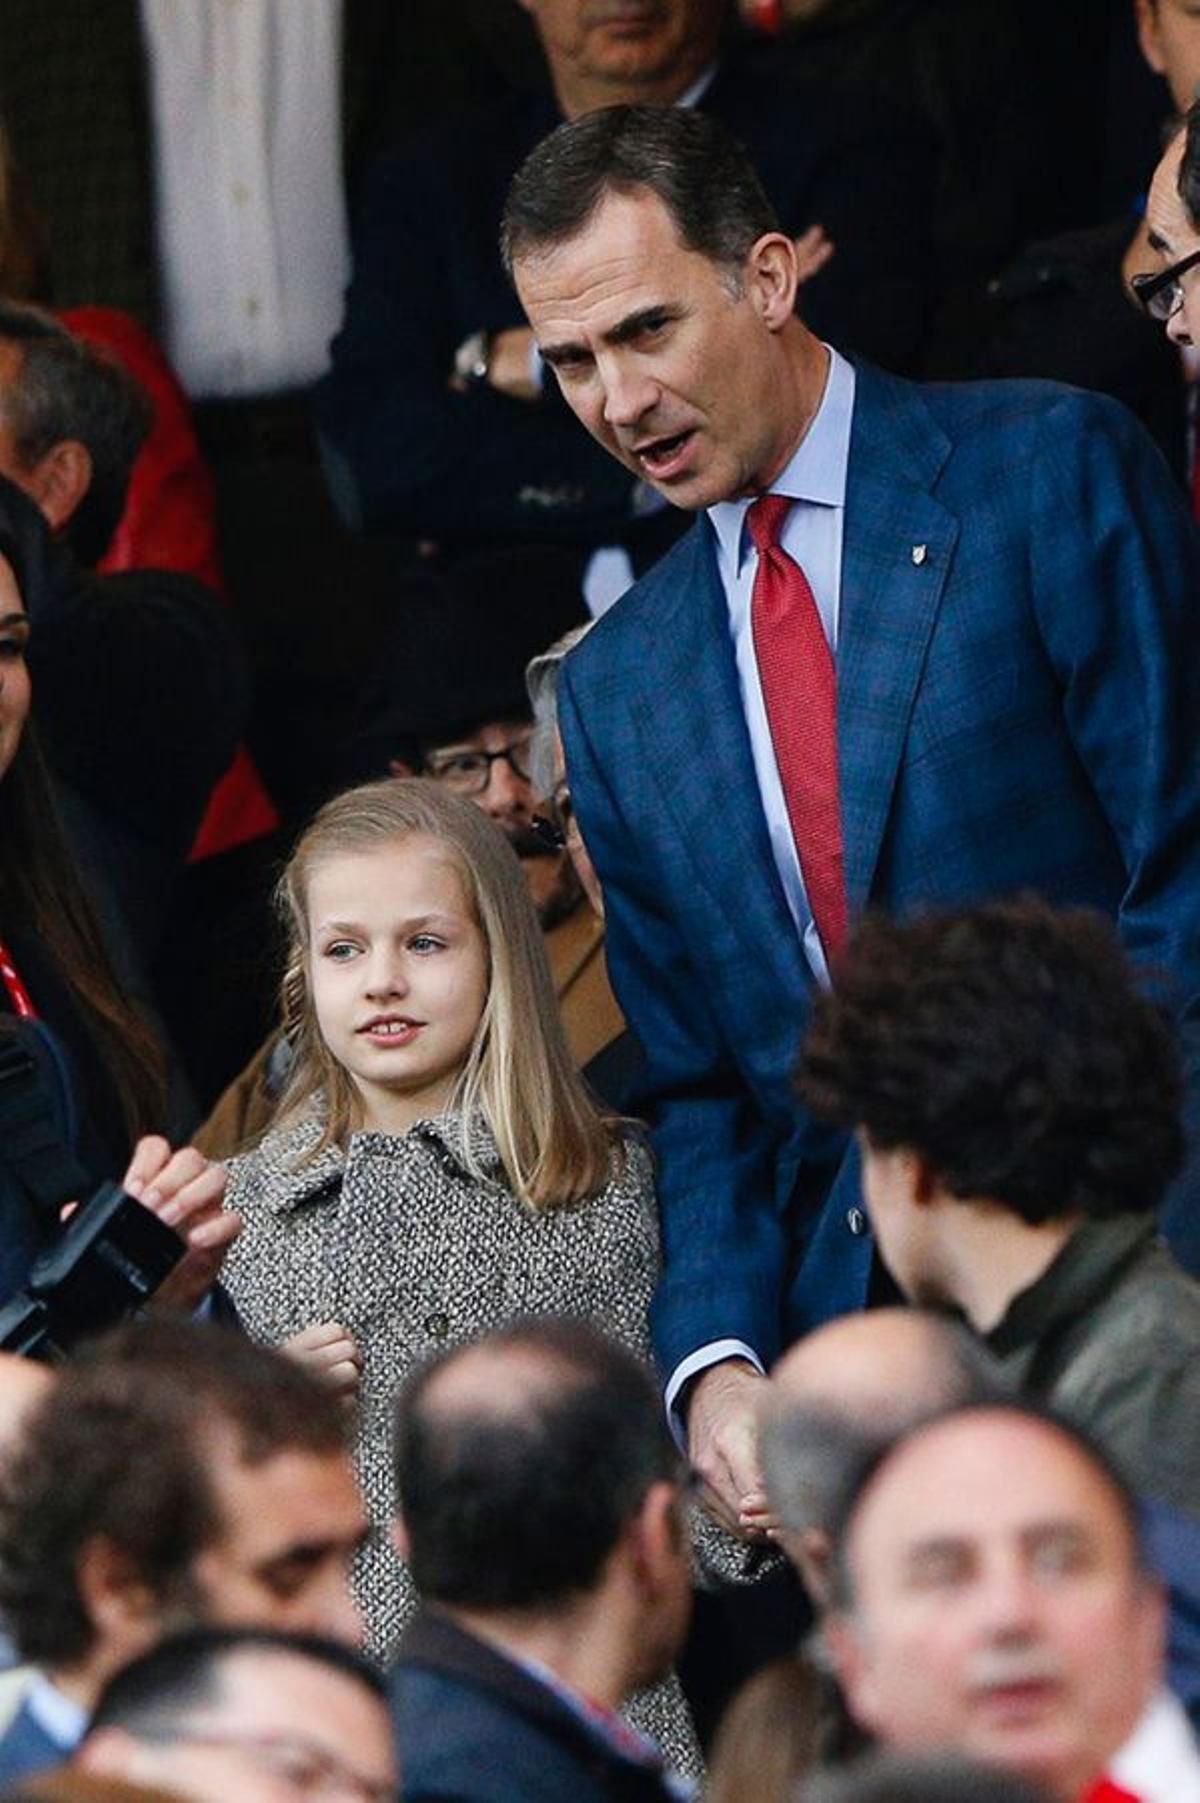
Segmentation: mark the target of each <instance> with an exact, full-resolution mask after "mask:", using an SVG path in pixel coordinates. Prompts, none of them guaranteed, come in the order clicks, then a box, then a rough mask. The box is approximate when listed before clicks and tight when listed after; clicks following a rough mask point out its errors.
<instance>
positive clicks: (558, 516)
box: [317, 49, 934, 555]
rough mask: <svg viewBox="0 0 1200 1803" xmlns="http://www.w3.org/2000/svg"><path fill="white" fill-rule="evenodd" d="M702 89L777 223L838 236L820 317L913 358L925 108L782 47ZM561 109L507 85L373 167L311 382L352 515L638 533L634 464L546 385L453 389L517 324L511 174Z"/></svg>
mask: <svg viewBox="0 0 1200 1803" xmlns="http://www.w3.org/2000/svg"><path fill="white" fill-rule="evenodd" d="M700 106H701V109H702V110H703V111H705V112H708V113H711V114H712V116H713V117H714V118H716V119H718V120H720V121H721V123H722V124H723V125H725V126H726V127H728V129H729V130H730V131H732V132H733V133H734V134H735V135H736V136H737V137H739V138H741V139H742V141H743V142H744V143H745V145H746V147H747V149H748V150H749V152H750V154H751V157H752V158H753V160H754V162H755V165H756V167H757V169H758V172H759V174H760V176H761V178H762V180H763V183H764V186H765V187H766V189H767V192H768V194H769V195H770V197H771V199H772V200H773V202H774V204H775V207H776V210H777V212H778V214H779V217H780V220H781V222H782V224H783V226H784V228H785V229H786V230H787V231H789V232H793V233H798V232H801V231H803V230H805V229H806V228H807V227H808V226H810V225H812V224H814V223H820V224H822V225H823V226H824V227H825V229H826V231H827V232H828V233H829V235H830V237H831V238H832V239H833V240H834V242H835V244H836V246H837V250H836V254H835V255H834V257H833V259H832V261H831V262H830V263H829V264H828V266H827V267H826V269H825V270H823V271H822V273H821V274H820V275H819V276H817V277H816V278H815V280H813V281H812V282H811V283H809V284H807V285H806V286H805V288H804V291H803V294H802V297H801V310H802V311H803V313H804V315H805V317H806V318H807V319H809V320H810V322H811V323H812V325H813V327H814V329H815V330H817V331H819V332H821V333H829V334H832V335H834V336H836V338H837V340H838V342H839V343H845V344H849V345H852V346H855V347H856V348H857V349H859V350H861V351H862V352H863V353H864V354H865V355H870V356H873V357H876V358H878V359H879V360H880V361H882V362H885V363H888V364H895V365H898V366H899V365H905V364H907V363H908V362H910V361H911V359H912V358H913V357H914V355H915V353H916V350H917V346H918V342H919V339H920V335H921V331H922V328H923V325H924V314H925V309H926V304H927V301H928V294H927V291H926V283H927V280H928V276H929V270H930V258H929V255H928V249H927V239H926V221H927V218H928V214H929V210H930V203H931V196H932V184H933V162H934V154H933V142H932V139H931V137H930V136H929V134H928V129H927V127H926V126H925V124H924V123H923V121H921V120H920V119H918V118H917V117H916V116H910V115H908V114H906V113H897V111H896V110H895V108H894V106H893V105H892V103H890V102H889V101H887V100H877V99H875V98H872V99H871V100H870V101H869V102H860V101H859V100H858V99H857V97H856V95H854V94H852V93H850V94H843V93H841V92H840V91H839V90H838V89H837V88H836V87H834V86H831V85H829V84H822V85H820V86H817V85H815V84H810V83H808V82H806V81H805V79H804V76H803V70H802V66H801V65H800V64H798V63H797V61H796V60H795V59H794V58H793V57H792V56H791V55H790V53H788V52H786V51H782V50H778V49H774V50H770V51H767V52H765V53H763V52H756V51H754V50H753V49H743V50H734V51H731V52H730V53H729V54H728V55H727V56H726V57H725V58H724V60H723V61H722V63H721V65H720V68H719V70H718V72H717V75H716V77H715V78H714V80H713V82H712V84H711V86H710V87H709V88H708V90H707V91H706V93H705V94H704V96H703V98H702V99H701V101H700ZM559 123H560V118H559V114H558V112H557V110H556V107H555V105H554V102H553V101H552V100H551V99H550V98H549V97H548V96H530V95H522V96H510V97H509V98H507V99H506V100H504V101H502V102H499V103H498V104H496V105H495V106H493V107H491V108H490V109H488V110H487V111H484V112H480V113H478V114H477V115H474V116H471V117H463V118H458V119H454V120H452V121H451V122H449V123H447V124H445V125H443V126H442V127H441V128H440V129H438V130H436V131H433V132H431V133H430V134H429V135H428V136H427V137H426V138H423V139H422V140H420V141H419V142H417V143H415V144H414V145H413V146H412V147H411V148H409V149H406V150H404V151H401V152H397V153H395V154H394V155H392V156H389V157H385V158H383V159H381V161H380V163H379V165H378V167H377V168H376V170H375V171H374V173H373V176H372V179H371V181H370V183H369V184H368V187H367V190H366V192H365V193H364V198H363V207H362V212H361V217H360V220H359V229H358V231H357V233H356V235H355V248H354V275H353V279H352V282H351V285H350V291H349V296H348V301H347V311H346V319H345V323H344V325H343V327H342V330H341V333H340V334H339V336H338V337H337V338H335V339H334V342H333V367H332V370H331V372H330V374H329V375H328V376H327V377H326V378H325V379H324V381H323V382H322V384H321V385H320V387H319V388H318V391H317V407H318V420H319V423H320V426H321V430H322V434H323V437H324V440H325V445H326V451H327V461H328V465H329V468H330V473H331V475H332V477H333V480H334V484H335V489H336V493H337V496H338V500H339V503H340V504H341V505H342V507H343V511H344V512H345V513H346V514H347V517H349V518H351V519H352V520H353V522H354V523H355V524H359V525H363V526H365V527H366V528H368V529H376V528H378V529H380V530H394V531H400V532H409V533H421V534H433V535H436V536H439V537H441V536H444V537H445V538H447V539H452V540H455V541H463V540H471V539H496V538H501V537H505V538H522V537H523V538H527V539H528V538H558V539H564V540H568V541H571V542H581V543H592V544H594V543H598V542H605V541H614V540H618V541H626V540H629V539H630V538H631V536H632V538H633V540H634V544H635V548H636V544H637V542H638V538H639V533H638V531H637V530H636V523H635V522H634V520H633V516H632V513H631V495H632V492H633V482H632V478H631V477H630V476H629V475H628V473H627V472H626V471H624V470H623V469H622V468H621V467H620V466H619V465H618V464H616V463H614V462H613V461H612V460H611V459H610V458H609V457H608V456H607V455H606V454H605V453H604V452H603V451H602V450H600V448H599V447H598V446H597V445H595V444H593V443H592V442H591V440H590V439H588V438H587V437H586V436H585V435H584V434H583V433H581V432H580V430H579V427H578V425H577V424H576V422H575V420H574V418H573V416H572V415H571V414H570V413H569V411H568V410H567V408H566V407H565V406H564V405H563V404H562V403H561V401H560V400H559V399H558V396H557V391H554V392H553V393H551V394H549V395H548V396H547V398H546V399H545V400H544V401H543V402H541V403H536V402H533V403H531V402H528V401H518V400H513V399H510V398H509V397H508V396H505V395H502V394H499V393H497V392H496V391H495V390H494V389H491V388H488V387H483V388H480V389H473V390H471V391H470V392H468V393H466V394H459V393H455V392H452V391H451V390H450V388H449V387H448V381H449V376H450V372H451V369H452V366H453V359H454V352H455V350H456V348H457V347H458V345H460V344H461V343H462V341H463V340H464V339H465V338H466V337H468V336H469V335H470V334H471V333H472V332H475V331H478V330H479V329H480V328H482V327H487V328H488V329H490V330H493V331H500V330H504V329H506V328H509V327H513V326H523V325H524V324H525V318H524V315H523V313H522V311H521V306H520V302H519V301H518V300H517V297H516V295H515V294H514V292H513V290H512V288H511V286H510V285H509V282H508V279H507V277H506V276H505V274H504V271H503V268H502V267H501V263H500V256H499V250H498V238H499V231H500V218H501V213H502V211H503V206H504V199H505V195H506V193H507V190H508V184H509V182H510V180H511V179H512V176H513V174H514V173H515V172H516V170H517V168H518V167H519V165H520V164H521V163H522V162H523V161H524V159H525V157H526V156H527V155H528V153H529V152H530V151H531V150H532V149H533V147H534V145H535V144H537V143H538V142H539V141H540V139H541V138H542V137H543V136H545V134H546V133H547V132H549V131H550V130H552V129H553V127H554V126H556V125H557V124H559ZM551 386H553V385H551ZM643 531H644V525H643ZM664 542H665V541H664ZM661 549H662V544H660V545H659V546H658V547H656V550H655V553H654V554H655V555H657V552H658V550H661Z"/></svg>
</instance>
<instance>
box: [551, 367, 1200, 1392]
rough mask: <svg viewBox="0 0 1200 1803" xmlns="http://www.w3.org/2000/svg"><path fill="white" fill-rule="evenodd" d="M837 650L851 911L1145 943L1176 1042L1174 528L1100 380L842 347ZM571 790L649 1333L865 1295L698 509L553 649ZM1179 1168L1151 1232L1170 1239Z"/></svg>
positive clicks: (1199, 936) (836, 1137)
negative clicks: (1103, 930) (816, 1105)
mask: <svg viewBox="0 0 1200 1803" xmlns="http://www.w3.org/2000/svg"><path fill="white" fill-rule="evenodd" d="M841 593H842V599H841V624H840V633H839V641H838V647H837V669H838V744H839V766H840V794H841V811H842V827H843V839H844V846H845V857H846V877H847V887H848V893H849V903H850V909H851V915H852V917H853V916H854V915H855V914H857V913H859V912H861V910H862V909H863V908H864V907H865V906H866V905H867V904H868V903H872V904H879V905H882V906H885V907H888V908H892V909H897V910H908V909H913V908H917V907H921V906H928V905H933V904H937V903H946V904H951V903H961V902H967V901H970V900H972V899H973V898H975V897H985V896H994V895H998V894H1003V893H1006V892H1012V891H1017V890H1021V889H1026V888H1031V889H1035V890H1039V891H1040V892H1041V893H1042V894H1043V895H1045V896H1046V897H1047V898H1048V899H1050V900H1051V901H1054V902H1073V903H1084V904H1090V905H1092V906H1094V907H1097V908H1099V909H1101V910H1102V911H1103V912H1105V913H1106V914H1109V915H1110V916H1112V917H1113V918H1114V919H1115V920H1116V921H1117V923H1118V925H1119V928H1120V930H1121V933H1122V936H1123V937H1124V939H1125V941H1126V943H1127V944H1128V946H1129V947H1130V949H1131V951H1133V952H1134V954H1135V955H1136V956H1137V957H1138V958H1139V959H1141V960H1142V961H1143V962H1144V963H1146V964H1147V965H1149V966H1151V967H1154V968H1156V969H1158V970H1160V971H1161V972H1163V973H1167V976H1168V978H1169V979H1170V980H1171V981H1172V982H1173V985H1174V992H1173V998H1172V999H1173V1000H1174V1002H1175V1003H1176V1005H1177V1006H1178V1008H1179V1010H1180V1013H1181V1015H1182V1016H1183V1018H1184V1020H1185V1025H1186V1031H1187V1033H1188V1036H1189V1044H1188V1052H1189V1062H1190V1065H1191V1068H1192V1072H1193V1095H1194V1096H1195V1094H1196V1083H1195V1071H1196V1067H1197V1065H1198V1064H1200V1057H1198V1056H1197V1040H1198V1038H1200V736H1198V735H1200V659H1198V658H1197V656H1196V644H1197V632H1198V630H1200V606H1198V593H1200V590H1198V571H1197V552H1196V541H1195V537H1194V532H1193V528H1192V525H1191V522H1190V520H1189V519H1188V518H1187V516H1186V514H1185V512H1184V509H1183V507H1182V505H1181V502H1180V499H1179V497H1178V494H1177V492H1176V490H1175V488H1174V485H1173V483H1172V482H1171V479H1170V477H1169V475H1168V473H1167V471H1166V468H1165V466H1164V465H1163V463H1162V460H1161V459H1160V457H1159V456H1158V453H1157V452H1156V451H1155V450H1154V448H1153V447H1152V446H1151V445H1150V443H1149V441H1148V440H1147V439H1146V437H1145V435H1144V434H1143V433H1142V431H1141V429H1140V427H1138V426H1137V425H1136V423H1135V422H1134V421H1133V420H1132V419H1130V417H1129V415H1128V414H1126V413H1125V412H1124V410H1123V409H1122V408H1120V407H1119V406H1117V404H1116V403H1115V402H1112V401H1108V400H1105V399H1102V398H1100V397H1097V396H1090V395H1084V394H1081V393H1078V392H1077V391H1075V390H1073V389H1066V388H1059V387H1056V386H1054V385H1051V384H1043V383H1024V382H1021V383H1016V382H1014V383H978V384H962V385H950V386H947V387H944V388H942V387H915V386H913V385H910V384H908V383H905V382H900V381H897V380H895V379H894V378H891V377H887V376H884V375H882V374H881V373H880V372H879V371H877V370H873V369H870V368H868V367H860V369H859V372H858V390H857V396H856V402H855V411H854V421H853V429H852V436H851V450H850V467H849V479H848V487H847V495H846V512H845V528H844V540H843V556H842V591H841ZM560 710H561V722H562V729H563V735H564V739H565V742H566V749H567V765H568V769H569V771H570V776H571V784H572V790H573V793H574V796H575V799H576V802H577V805H578V807H579V812H580V817H581V823H582V828H583V833H584V837H585V839H586V841H587V844H588V848H589V850H590V851H591V854H592V856H593V858H594V860H595V863H596V867H597V870H598V871H599V874H600V878H601V881H602V883H603V885H604V890H605V896H606V903H607V915H606V919H607V946H608V959H609V971H610V974H611V977H612V982H613V988H614V990H615V992H616V994H617V998H618V1000H619V1001H620V1003H621V1006H622V1009H623V1011H624V1013H625V1015H626V1018H627V1019H628V1021H629V1024H630V1026H631V1027H632V1028H633V1030H634V1031H635V1032H636V1033H637V1036H638V1038H639V1040H640V1041H641V1044H642V1046H643V1049H644V1051H645V1054H646V1059H647V1070H646V1076H645V1079H644V1081H643V1084H642V1087H641V1092H640V1095H639V1096H635V1097H634V1099H633V1105H634V1107H635V1109H636V1110H637V1111H638V1112H646V1113H648V1114H649V1117H650V1119H651V1122H652V1126H653V1129H654V1137H655V1142H656V1146H657V1151H658V1155H659V1159H660V1191H659V1193H660V1203H661V1209H662V1218H663V1234H664V1244H665V1274H664V1279H663V1283H662V1286H661V1289H660V1292H659V1296H658V1298H657V1302H656V1306H655V1336H656V1348H657V1351H658V1353H659V1356H660V1359H661V1360H662V1362H663V1364H664V1366H665V1367H666V1368H667V1369H668V1370H671V1369H674V1367H675V1366H676V1365H677V1364H678V1362H679V1361H680V1360H681V1359H682V1358H683V1357H685V1356H686V1355H687V1354H688V1353H690V1352H692V1351H693V1350H695V1349H696V1348H697V1347H698V1346H701V1345H704V1344H707V1343H708V1342H710V1341H712V1340H716V1339H721V1338H724V1337H726V1336H735V1337H737V1338H740V1339H742V1340H745V1341H747V1342H748V1343H749V1344H750V1345H751V1346H753V1347H754V1348H756V1350H757V1351H758V1353H759V1354H760V1356H762V1357H763V1358H764V1359H765V1360H768V1361H769V1360H771V1359H772V1358H773V1357H774V1356H775V1354H776V1353H777V1352H778V1351H779V1350H780V1348H781V1347H782V1346H783V1345H785V1344H787V1342H788V1341H789V1340H791V1339H792V1338H794V1337H796V1336H797V1335H798V1334H800V1333H801V1332H803V1331H805V1330H806V1329H808V1328H809V1327H811V1326H813V1325H814V1324H815V1323H817V1322H819V1321H822V1320H824V1319H827V1318H828V1317H830V1316H832V1315H835V1314H838V1313H841V1312H843V1311H845V1310H848V1309H851V1308H853V1307H856V1306H858V1305H860V1304H861V1303H862V1301H863V1299H864V1293H865V1287H866V1282H867V1276H868V1266H869V1258H870V1241H869V1238H868V1237H867V1236H866V1234H865V1233H864V1231H863V1229H864V1225H865V1223H864V1219H863V1216H862V1213H861V1209H860V1207H859V1197H858V1193H857V1182H856V1177H855V1173H854V1171H853V1169H852V1167H851V1164H850V1161H846V1162H845V1163H844V1162H843V1157H844V1152H845V1141H844V1140H843V1138H842V1136H841V1135H840V1134H836V1133H832V1132H830V1131H828V1130H825V1129H823V1128H821V1127H820V1126H818V1124H817V1123H816V1122H815V1121H814V1120H813V1119H812V1118H811V1117H810V1116H809V1115H808V1113H807V1112H806V1111H805V1110H804V1109H803V1108H802V1107H800V1106H799V1105H798V1103H797V1102H796V1100H795V1098H794V1096H793V1092H792V1085H791V1072H792V1068H793V1065H794V1062H795V1057H796V1051H797V1047H798V1045H799V1042H800V1038H801V1035H802V1034H803V1031H804V1028H805V1023H806V1019H807V1016H808V1009H809V1002H810V998H811V995H812V977H811V975H810V972H809V969H808V966H807V964H806V962H805V960H804V957H803V955H802V951H801V946H800V941H799V938H798V936H797V933H796V930H795V927H794V924H793V922H792V919H791V916H790V914H789V912H788V908H787V905H786V902H785V900H784V896H783V892H782V889H781V886H780V884H779V880H778V877H777V874H776V870H775V866H774V862H773V859H772V856H771V850H770V845H769V842H768V838H767V832H766V826H765V822H764V819H763V813H762V807H761V803H760V800H759V795H758V790H757V786H756V783H755V778H754V772H753V767H752V763H751V755H750V746H749V740H748V736H747V731H746V724H745V720H744V717H743V714H742V708H741V701H740V695H739V689H738V679H737V672H736V669H735V665H734V659H733V654H732V649H731V645H730V638H729V628H728V615H727V609H726V604H725V599H724V594H723V591H722V588H721V584H720V580H719V577H718V574H717V567H716V561H715V557H714V553H713V538H712V530H711V527H710V525H709V524H708V521H707V520H706V519H701V520H700V521H699V522H698V523H697V524H696V526H695V527H694V529H693V530H692V531H691V532H690V533H689V534H688V536H687V537H686V538H685V539H683V540H682V541H681V542H680V543H679V544H678V545H677V546H676V547H675V549H674V550H673V551H672V552H671V553H670V554H669V555H668V556H667V557H666V558H665V559H664V560H663V562H662V563H661V564H660V565H659V566H658V567H657V569H655V570H654V571H653V572H652V573H651V574H650V575H649V576H648V577H646V578H645V579H644V580H643V581H642V582H641V583H640V584H639V585H638V586H637V587H636V588H635V589H633V590H632V591H631V592H630V593H629V594H628V595H626V596H625V597H624V599H623V600H621V601H620V602H619V603H618V604H617V606H616V608H615V609H614V610H613V611H612V612H611V613H610V614H608V615H606V616H605V617H604V618H603V619H602V620H601V621H600V622H599V624H598V625H597V626H596V627H595V629H594V630H593V631H592V633H591V634H590V635H589V636H588V638H587V639H585V640H584V642H583V644H582V645H581V646H579V648H578V649H577V650H576V651H574V652H573V653H572V654H571V656H570V657H569V658H568V659H567V661H566V663H565V665H564V666H563V676H562V685H561V695H560ZM1194 1189H1195V1186H1194V1181H1193V1182H1192V1183H1191V1184H1189V1185H1188V1186H1186V1187H1185V1188H1184V1190H1182V1191H1181V1192H1180V1194H1179V1195H1178V1196H1177V1198H1176V1201H1175V1207H1174V1210H1173V1212H1172V1213H1171V1215H1170V1216H1169V1218H1168V1229H1169V1230H1173V1232H1174V1243H1175V1247H1176V1250H1177V1252H1179V1253H1180V1254H1181V1256H1183V1257H1184V1259H1185V1262H1188V1263H1190V1264H1191V1265H1192V1267H1193V1268H1194V1267H1195V1264H1196V1261H1197V1254H1198V1253H1200V1217H1198V1216H1197V1211H1196V1208H1195V1200H1196V1198H1195V1193H1194Z"/></svg>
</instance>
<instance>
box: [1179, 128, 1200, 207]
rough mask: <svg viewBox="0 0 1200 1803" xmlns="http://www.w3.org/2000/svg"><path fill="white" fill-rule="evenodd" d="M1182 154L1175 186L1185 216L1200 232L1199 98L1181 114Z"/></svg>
mask: <svg viewBox="0 0 1200 1803" xmlns="http://www.w3.org/2000/svg"><path fill="white" fill-rule="evenodd" d="M1183 133H1184V137H1183V155H1182V157H1181V158H1180V162H1179V175H1178V178H1177V186H1178V189H1179V198H1180V200H1182V202H1183V204H1184V207H1185V208H1186V210H1187V216H1188V218H1189V219H1190V220H1191V222H1192V225H1193V226H1194V227H1195V229H1196V230H1197V231H1198V232H1200V100H1193V102H1192V104H1191V106H1189V108H1188V110H1187V112H1186V113H1185V114H1184V116H1183Z"/></svg>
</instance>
